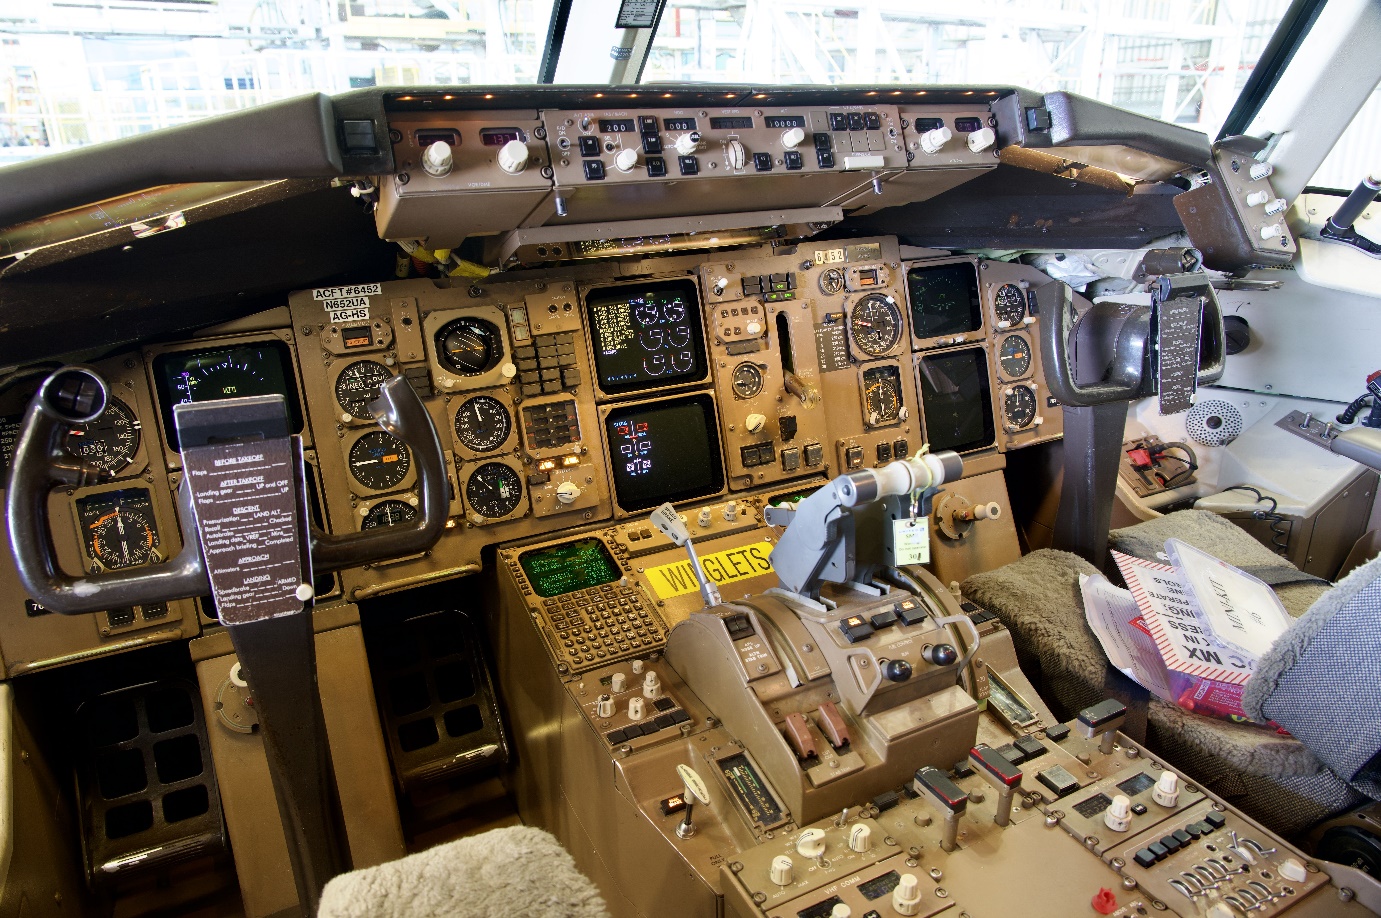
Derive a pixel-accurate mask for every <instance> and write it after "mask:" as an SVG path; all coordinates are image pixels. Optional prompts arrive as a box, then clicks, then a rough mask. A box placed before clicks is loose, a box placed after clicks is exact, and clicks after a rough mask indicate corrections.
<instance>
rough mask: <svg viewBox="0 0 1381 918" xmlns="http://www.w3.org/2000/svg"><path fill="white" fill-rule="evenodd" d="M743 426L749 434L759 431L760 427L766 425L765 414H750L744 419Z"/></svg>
mask: <svg viewBox="0 0 1381 918" xmlns="http://www.w3.org/2000/svg"><path fill="white" fill-rule="evenodd" d="M743 426H744V427H746V428H747V429H748V432H749V433H751V434H755V433H760V432H761V431H762V429H763V428H764V427H766V426H767V415H764V414H756V413H754V414H750V415H748V417H747V418H746V419H745V420H744V422H743Z"/></svg>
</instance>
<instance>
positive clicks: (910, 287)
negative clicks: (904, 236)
mask: <svg viewBox="0 0 1381 918" xmlns="http://www.w3.org/2000/svg"><path fill="white" fill-rule="evenodd" d="M906 296H907V299H908V300H909V301H910V303H911V327H912V329H914V332H913V333H914V334H915V336H916V337H917V338H934V337H936V336H937V335H961V334H964V333H965V332H971V331H978V330H979V329H980V328H982V327H983V307H982V302H981V300H980V299H979V296H978V272H976V271H975V270H974V267H973V265H972V264H971V263H970V262H967V261H961V262H958V263H956V264H949V265H931V266H928V267H917V268H912V269H911V270H910V271H907V272H906Z"/></svg>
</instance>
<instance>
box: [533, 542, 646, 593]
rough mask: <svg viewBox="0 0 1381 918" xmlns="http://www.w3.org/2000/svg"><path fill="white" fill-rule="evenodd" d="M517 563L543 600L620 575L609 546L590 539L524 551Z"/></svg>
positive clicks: (615, 578)
mask: <svg viewBox="0 0 1381 918" xmlns="http://www.w3.org/2000/svg"><path fill="white" fill-rule="evenodd" d="M518 563H519V564H520V565H522V568H523V573H524V574H526V575H527V579H528V582H529V583H531V584H532V589H533V590H534V591H535V592H536V593H537V595H538V596H541V597H542V598H544V599H545V598H546V597H548V596H561V595H562V594H565V593H574V592H575V591H576V590H583V589H585V588H586V587H592V586H600V585H601V584H605V583H613V582H614V581H615V580H618V579H619V578H620V577H622V576H623V572H622V571H620V570H619V566H618V565H617V564H616V563H614V558H613V556H612V555H610V554H609V549H607V548H605V547H604V543H603V542H601V541H600V540H599V539H593V538H591V539H576V540H575V541H574V542H564V543H562V544H561V545H553V546H552V547H550V548H539V549H536V550H535V551H528V552H524V553H523V554H521V555H519V556H518Z"/></svg>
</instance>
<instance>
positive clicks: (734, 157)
mask: <svg viewBox="0 0 1381 918" xmlns="http://www.w3.org/2000/svg"><path fill="white" fill-rule="evenodd" d="M725 153H726V154H727V155H728V157H729V168H730V169H734V170H738V169H742V168H743V164H744V163H745V162H746V161H747V160H748V151H747V150H745V149H743V144H742V142H740V141H737V140H731V141H729V143H728V145H727V147H726V149H725Z"/></svg>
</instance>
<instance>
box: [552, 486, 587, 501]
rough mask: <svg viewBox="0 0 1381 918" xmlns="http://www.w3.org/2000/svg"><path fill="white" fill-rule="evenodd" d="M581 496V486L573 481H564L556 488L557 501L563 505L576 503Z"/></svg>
mask: <svg viewBox="0 0 1381 918" xmlns="http://www.w3.org/2000/svg"><path fill="white" fill-rule="evenodd" d="M580 494H581V491H580V485H578V484H576V483H575V482H573V481H563V482H561V484H559V485H557V486H556V499H557V500H558V501H560V502H561V503H563V504H573V503H575V500H576V498H577V497H579V496H580Z"/></svg>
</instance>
